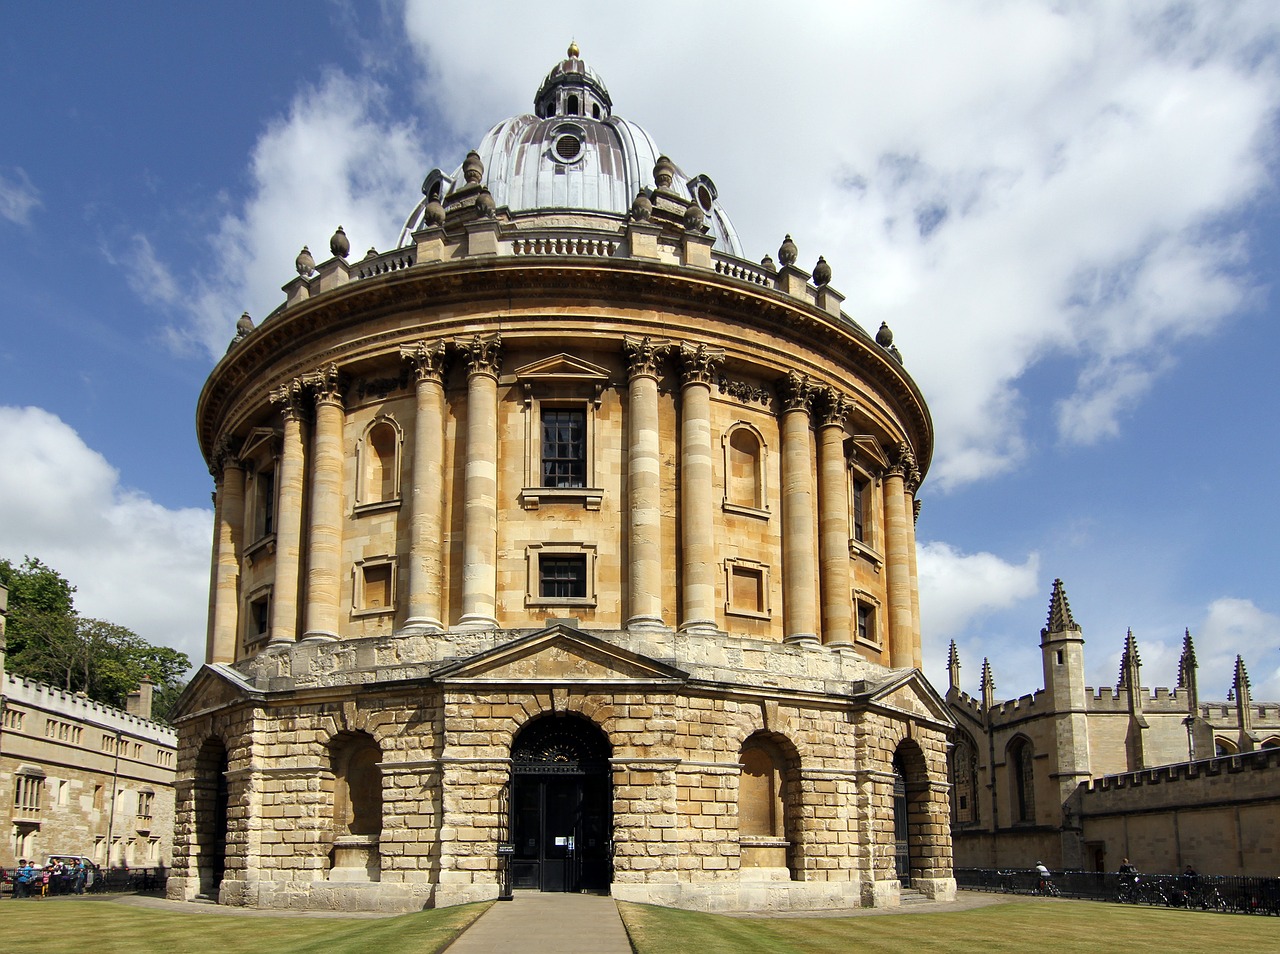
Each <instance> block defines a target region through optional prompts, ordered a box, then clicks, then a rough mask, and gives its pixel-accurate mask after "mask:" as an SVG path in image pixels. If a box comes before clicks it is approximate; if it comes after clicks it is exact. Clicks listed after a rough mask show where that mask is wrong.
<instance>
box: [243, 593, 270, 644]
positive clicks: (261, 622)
mask: <svg viewBox="0 0 1280 954" xmlns="http://www.w3.org/2000/svg"><path fill="white" fill-rule="evenodd" d="M270 625H271V596H270V595H269V594H265V593H264V594H263V595H262V596H259V597H256V598H255V599H252V600H250V601H249V633H248V637H249V639H257V638H258V637H261V636H266V635H267V629H268V627H269V626H270Z"/></svg>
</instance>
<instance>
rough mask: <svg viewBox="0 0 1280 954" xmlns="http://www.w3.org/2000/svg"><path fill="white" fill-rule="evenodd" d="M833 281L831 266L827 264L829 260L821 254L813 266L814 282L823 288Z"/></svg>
mask: <svg viewBox="0 0 1280 954" xmlns="http://www.w3.org/2000/svg"><path fill="white" fill-rule="evenodd" d="M830 281H831V266H830V265H828V264H827V260H826V259H825V258H823V257H822V256H821V255H819V256H818V264H817V265H815V266H813V283H814V284H815V285H817V286H818V287H819V288H821V287H822V286H823V285H826V284H829V283H830Z"/></svg>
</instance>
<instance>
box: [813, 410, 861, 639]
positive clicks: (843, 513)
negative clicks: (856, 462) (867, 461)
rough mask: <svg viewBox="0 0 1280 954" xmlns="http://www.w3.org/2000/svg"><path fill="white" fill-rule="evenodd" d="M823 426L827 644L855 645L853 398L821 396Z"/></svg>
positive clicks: (821, 518)
mask: <svg viewBox="0 0 1280 954" xmlns="http://www.w3.org/2000/svg"><path fill="white" fill-rule="evenodd" d="M822 398H823V400H822V402H821V416H820V417H819V423H818V507H819V510H818V538H819V542H818V546H819V552H820V553H821V556H822V641H823V643H825V644H826V645H828V646H849V645H852V643H853V584H852V581H851V579H850V573H849V466H848V464H847V462H846V461H845V456H844V424H845V420H846V419H847V418H848V416H849V410H850V407H851V404H850V402H849V399H848V398H846V397H845V396H844V395H843V394H841V393H840V392H839V391H837V390H836V389H835V388H824V389H823V391H822Z"/></svg>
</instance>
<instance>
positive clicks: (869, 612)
mask: <svg viewBox="0 0 1280 954" xmlns="http://www.w3.org/2000/svg"><path fill="white" fill-rule="evenodd" d="M858 638H859V639H861V640H864V641H865V642H868V643H875V642H879V640H878V639H877V638H876V611H875V607H873V606H870V605H868V604H867V603H861V602H860V603H858Z"/></svg>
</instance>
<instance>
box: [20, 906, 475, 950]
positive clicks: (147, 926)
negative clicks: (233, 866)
mask: <svg viewBox="0 0 1280 954" xmlns="http://www.w3.org/2000/svg"><path fill="white" fill-rule="evenodd" d="M0 904H3V914H0V924H3V926H4V937H5V940H6V942H7V943H8V945H9V946H10V947H12V948H15V949H16V948H19V947H22V948H27V947H30V948H32V949H35V950H38V951H40V952H41V954H64V952H65V954H84V952H85V951H93V952H94V954H139V952H140V951H165V952H167V954H168V952H172V954H242V952H243V954H262V952H264V951H268V952H270V954H347V952H351V954H369V952H370V951H382V950H399V951H412V952H413V954H434V952H437V951H441V950H444V948H445V946H446V945H447V944H448V943H449V942H450V941H452V940H453V939H454V938H455V937H457V936H458V935H459V934H460V933H461V932H462V931H463V930H464V929H465V928H466V927H467V926H468V925H469V924H471V922H472V921H474V920H475V919H476V918H478V917H479V916H480V915H481V914H483V913H484V911H485V909H487V908H488V907H489V902H485V903H482V904H465V905H459V906H457V907H451V908H441V909H439V910H435V911H420V912H417V913H415V914H402V915H399V916H398V917H388V918H359V919H356V918H305V917H265V916H253V915H236V914H200V913H187V912H186V911H163V910H154V909H148V908H138V907H131V906H129V905H128V904H122V903H118V902H113V901H98V900H96V899H95V900H88V899H66V900H62V899H59V900H47V901H37V900H31V901H23V902H22V904H18V903H17V902H16V901H9V900H6V901H4V902H0ZM197 911H198V908H197Z"/></svg>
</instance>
